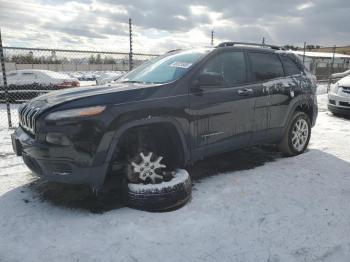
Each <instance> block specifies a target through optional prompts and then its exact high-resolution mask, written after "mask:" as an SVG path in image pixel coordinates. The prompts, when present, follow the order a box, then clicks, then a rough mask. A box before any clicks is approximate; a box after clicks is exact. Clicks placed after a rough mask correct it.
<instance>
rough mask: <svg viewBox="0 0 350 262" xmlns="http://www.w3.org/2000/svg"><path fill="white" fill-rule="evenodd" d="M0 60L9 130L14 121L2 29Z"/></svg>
mask: <svg viewBox="0 0 350 262" xmlns="http://www.w3.org/2000/svg"><path fill="white" fill-rule="evenodd" d="M0 60H1V68H2V79H3V82H4V91H5V101H6V111H7V121H8V126H9V128H11V127H12V121H11V109H10V99H9V93H8V88H7V79H6V69H5V56H4V49H3V47H2V38H1V29H0Z"/></svg>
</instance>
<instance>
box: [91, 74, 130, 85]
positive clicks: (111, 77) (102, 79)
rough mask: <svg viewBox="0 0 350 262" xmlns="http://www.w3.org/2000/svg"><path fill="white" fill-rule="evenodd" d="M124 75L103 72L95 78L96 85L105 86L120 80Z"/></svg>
mask: <svg viewBox="0 0 350 262" xmlns="http://www.w3.org/2000/svg"><path fill="white" fill-rule="evenodd" d="M124 74H125V73H124V72H122V71H115V72H104V73H101V74H100V75H99V76H98V77H97V78H96V85H105V84H108V83H112V82H113V81H116V80H118V79H119V78H121V77H122V76H123V75H124Z"/></svg>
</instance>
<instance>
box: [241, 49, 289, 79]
mask: <svg viewBox="0 0 350 262" xmlns="http://www.w3.org/2000/svg"><path fill="white" fill-rule="evenodd" d="M248 54H249V58H250V61H251V64H252V69H253V70H252V71H253V76H254V78H255V81H257V82H260V81H267V80H270V79H274V78H278V77H282V76H284V72H283V67H282V63H281V61H280V60H279V58H278V57H277V56H276V55H275V54H269V53H254V52H251V53H248Z"/></svg>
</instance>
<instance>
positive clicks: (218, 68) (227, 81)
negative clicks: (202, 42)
mask: <svg viewBox="0 0 350 262" xmlns="http://www.w3.org/2000/svg"><path fill="white" fill-rule="evenodd" d="M211 73H212V74H221V75H222V77H223V79H224V83H222V84H221V85H213V86H200V87H197V86H193V85H192V86H191V87H190V112H191V116H192V121H191V133H192V137H194V143H193V145H192V148H193V149H194V150H193V157H194V158H196V156H199V157H203V156H205V155H210V154H215V153H217V152H223V151H226V150H230V149H234V148H238V147H242V146H245V145H247V144H248V141H249V138H250V135H251V131H252V125H253V120H254V115H253V114H254V96H253V90H252V89H251V87H250V86H249V85H248V84H247V63H246V55H245V53H244V52H243V51H232V50H231V51H227V50H225V51H224V52H221V53H219V54H216V55H214V56H213V57H211V58H209V60H208V61H207V62H206V63H205V64H204V65H203V66H202V67H201V68H200V70H199V71H198V73H197V74H196V75H195V77H194V81H193V82H195V81H196V78H198V77H199V76H200V75H201V74H211Z"/></svg>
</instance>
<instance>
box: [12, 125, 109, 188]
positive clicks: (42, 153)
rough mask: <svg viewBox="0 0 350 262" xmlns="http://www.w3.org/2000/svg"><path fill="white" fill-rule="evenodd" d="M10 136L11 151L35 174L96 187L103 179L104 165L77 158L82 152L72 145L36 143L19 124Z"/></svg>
mask: <svg viewBox="0 0 350 262" xmlns="http://www.w3.org/2000/svg"><path fill="white" fill-rule="evenodd" d="M11 139H12V147H13V151H14V152H15V153H16V155H17V156H22V158H23V162H24V163H25V164H26V166H27V167H28V168H29V169H30V170H31V171H32V172H33V173H34V174H35V175H37V176H38V177H41V178H43V179H45V180H47V181H55V182H61V183H67V184H86V185H89V186H90V187H91V188H95V189H96V188H100V187H101V186H102V184H103V182H104V177H105V176H104V174H105V171H106V170H107V166H106V165H107V164H102V165H100V166H91V164H89V163H88V161H85V162H84V161H81V159H84V156H81V157H79V154H81V153H80V152H78V151H77V150H75V149H74V147H72V146H71V147H67V146H57V145H53V144H50V143H46V142H39V141H37V140H36V139H35V137H34V136H32V135H30V134H28V133H27V132H26V131H24V130H23V129H22V128H21V127H18V128H17V129H16V131H15V133H13V134H12V135H11ZM62 152H64V154H63V153H62ZM79 159H80V160H79Z"/></svg>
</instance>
